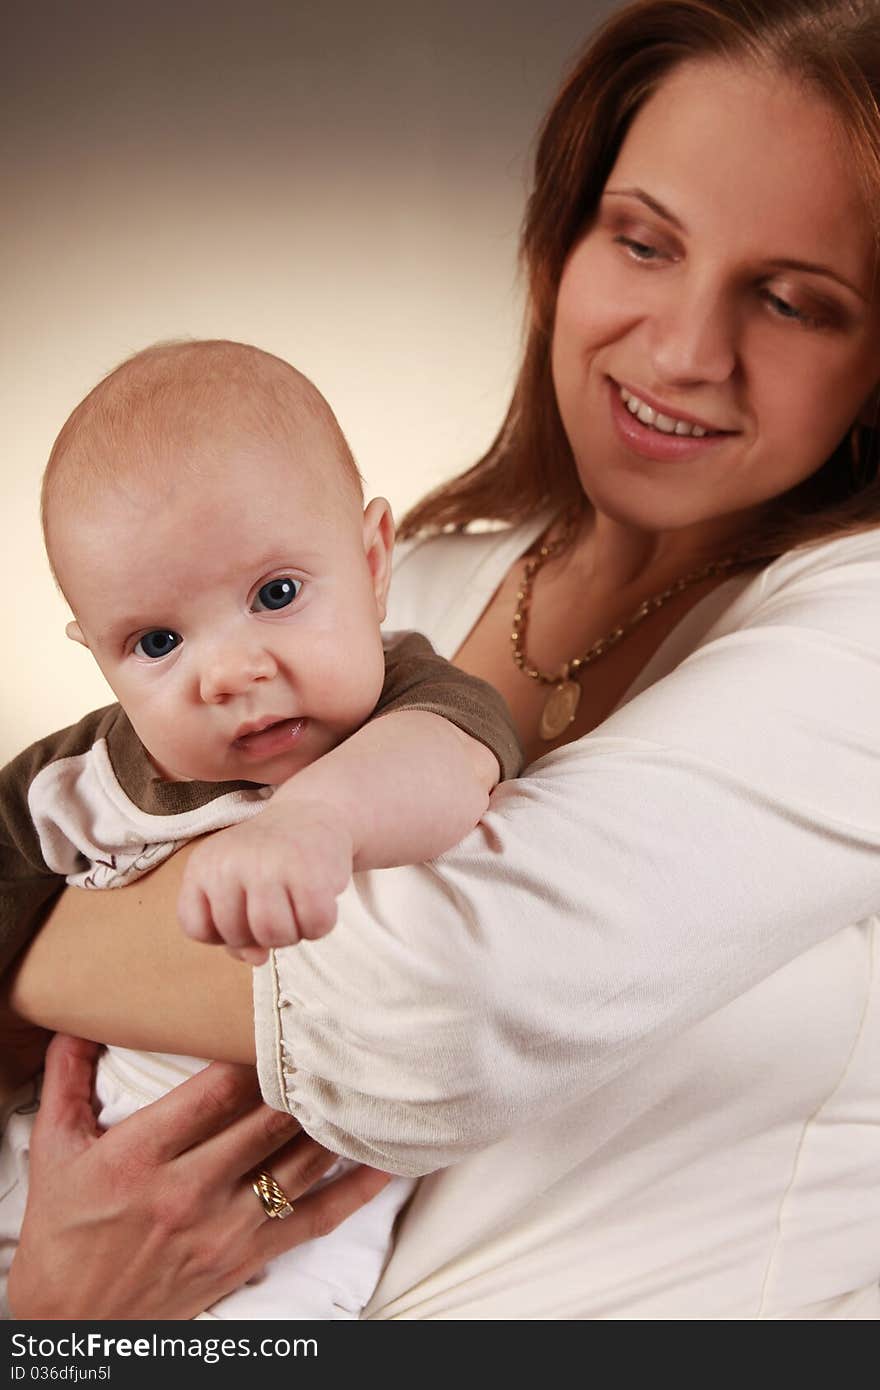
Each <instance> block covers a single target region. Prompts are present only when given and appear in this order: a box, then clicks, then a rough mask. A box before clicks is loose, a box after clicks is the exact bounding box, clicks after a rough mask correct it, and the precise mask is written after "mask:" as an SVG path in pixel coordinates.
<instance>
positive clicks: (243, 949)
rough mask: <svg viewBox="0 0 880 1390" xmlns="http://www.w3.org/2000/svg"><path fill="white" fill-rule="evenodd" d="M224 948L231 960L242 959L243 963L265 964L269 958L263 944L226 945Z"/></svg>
mask: <svg viewBox="0 0 880 1390" xmlns="http://www.w3.org/2000/svg"><path fill="white" fill-rule="evenodd" d="M226 950H227V951H228V952H229V954H230V955H231V956H232V959H233V960H242V961H244V963H245V965H265V964H266V961H267V960H268V959H269V952H268V950H267V949H266V947H265V946H227V947H226Z"/></svg>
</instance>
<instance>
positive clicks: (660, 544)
mask: <svg viewBox="0 0 880 1390" xmlns="http://www.w3.org/2000/svg"><path fill="white" fill-rule="evenodd" d="M757 516H758V509H755V511H750V512H747V513H746V512H742V513H736V514H734V515H729V516H725V517H720V518H715V519H712V520H711V521H707V522H700V523H698V524H697V525H694V526H689V527H681V528H679V529H676V530H668V531H646V530H642V529H641V528H639V527H637V526H632V525H630V524H629V523H628V522H621V521H618V520H617V519H616V518H614V517H610V516H608V515H607V514H605V513H603V512H600V511H595V512H591V513H589V514H588V515H587V517H586V518H585V520H584V523H583V525H582V527H581V528H580V531H579V534H578V536H577V538H576V540H575V542H574V545H573V547H572V549H571V550H570V551H568V552H566V554H567V555H568V556H569V557H570V560H569V562H570V563H571V564H573V565H575V566H577V568H578V569H579V570H580V571H581V573H582V575H583V580H584V583H585V584H588V585H589V590H590V592H592V593H593V594H594V595H596V596H599V595H602V594H607V595H616V596H618V597H619V596H620V595H622V594H626V593H629V592H631V593H633V594H634V595H638V596H639V597H642V596H644V595H645V594H646V593H649V592H657V591H659V590H661V589H662V588H664V587H665V586H666V585H667V584H670V583H672V582H673V581H674V580H676V579H678V578H680V577H681V576H682V575H685V574H688V573H690V572H692V571H694V570H697V569H700V568H701V567H702V566H704V565H708V564H710V563H711V562H712V561H716V560H722V559H724V558H726V557H727V556H729V555H731V554H734V553H735V552H736V551H737V550H739V549H740V548H741V547H742V546H743V545H744V543H745V542H746V541H747V539H748V537H749V535H750V534H751V533H752V530H753V528H754V525H755V522H756V520H757ZM564 562H565V561H564Z"/></svg>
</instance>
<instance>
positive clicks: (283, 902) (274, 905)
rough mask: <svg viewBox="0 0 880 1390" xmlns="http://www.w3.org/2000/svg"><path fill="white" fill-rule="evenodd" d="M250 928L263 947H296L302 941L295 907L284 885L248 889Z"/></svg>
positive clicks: (267, 884)
mask: <svg viewBox="0 0 880 1390" xmlns="http://www.w3.org/2000/svg"><path fill="white" fill-rule="evenodd" d="M247 916H248V926H249V927H250V930H251V935H252V936H253V939H254V940H255V941H258V942H259V943H260V945H261V946H292V945H293V943H294V942H296V941H299V930H298V928H297V924H296V915H295V913H294V910H293V903H292V902H291V901H290V895H289V893H288V891H287V888H286V887H285V886H284V884H283V883H278V882H274V883H260V884H258V885H256V886H255V887H251V888H249V889H248V895H247Z"/></svg>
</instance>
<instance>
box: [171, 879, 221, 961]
mask: <svg viewBox="0 0 880 1390" xmlns="http://www.w3.org/2000/svg"><path fill="white" fill-rule="evenodd" d="M177 916H178V917H179V919H180V925H181V926H182V927H183V931H184V935H186V936H188V937H189V938H190V940H192V941H201V942H204V943H205V944H206V945H208V946H216V945H217V944H218V943H219V942H221V941H222V939H223V938H222V937H221V936H220V935H219V934H218V933H217V931H215V929H214V919H213V917H212V915H211V904H210V903H209V901H208V899H207V897H206V896H205V893H204V892H203V890H202V888H201V886H200V884H198V883H197V882H196V881H195V880H194V879H191V878H190V876H189V869H187V872H186V874H184V878H183V884H182V885H181V889H180V895H179V897H178V899H177Z"/></svg>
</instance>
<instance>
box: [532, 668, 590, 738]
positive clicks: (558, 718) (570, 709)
mask: <svg viewBox="0 0 880 1390" xmlns="http://www.w3.org/2000/svg"><path fill="white" fill-rule="evenodd" d="M580 698H581V688H580V686H579V685H578V683H577V681H563V682H562V684H561V685H557V686H554V688H553V690H552V691H551V693H550V695H549V697H548V700H547V703H546V705H545V706H544V709H543V712H542V714H541V723H540V724H539V726H538V732H539V734H540V735H541V738H542V739H544V741H545V742H549V741H550V740H551V739H554V738H558V737H559V735H560V734H561V733H563V732H564V731H565V730H566V729H567V728H568V726H569V724H570V723H571V721H572V720H573V719H574V717H575V715H576V713H577V707H578V705H579V704H580Z"/></svg>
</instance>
